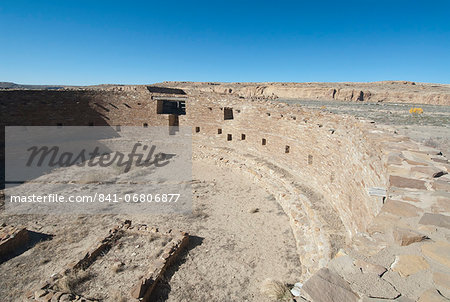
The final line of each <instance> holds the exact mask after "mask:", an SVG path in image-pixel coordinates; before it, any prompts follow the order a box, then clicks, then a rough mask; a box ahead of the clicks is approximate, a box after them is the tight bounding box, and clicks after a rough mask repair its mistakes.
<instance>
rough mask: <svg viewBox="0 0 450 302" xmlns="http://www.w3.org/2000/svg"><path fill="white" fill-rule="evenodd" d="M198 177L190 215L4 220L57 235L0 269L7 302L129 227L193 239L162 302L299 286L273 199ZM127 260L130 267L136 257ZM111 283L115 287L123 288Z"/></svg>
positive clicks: (284, 222) (288, 237)
mask: <svg viewBox="0 0 450 302" xmlns="http://www.w3.org/2000/svg"><path fill="white" fill-rule="evenodd" d="M193 176H194V185H193V187H194V203H193V204H194V209H193V213H192V214H190V215H153V216H149V215H146V216H143V215H134V216H132V217H130V216H126V215H77V216H75V215H73V216H71V215H52V216H43V215H16V216H8V215H6V214H5V213H2V214H0V224H1V223H3V222H5V223H7V224H14V225H17V224H21V225H25V226H26V227H27V228H28V229H29V230H33V231H35V232H41V233H46V234H52V235H54V237H53V239H52V240H47V241H42V242H39V243H37V244H36V245H35V246H34V247H33V248H31V249H29V250H28V251H26V252H24V253H23V254H21V255H19V256H17V257H15V258H13V259H11V260H9V261H7V262H5V263H3V264H1V265H0V280H1V281H0V297H2V301H18V300H20V297H21V296H22V295H23V294H24V293H25V292H26V291H27V290H30V289H32V288H33V287H35V286H36V285H37V284H38V283H40V282H42V281H44V280H46V279H48V278H49V277H50V276H51V275H52V274H53V273H55V272H59V271H60V270H61V268H63V267H64V266H65V265H66V264H67V263H69V262H71V261H74V260H76V259H79V258H80V257H82V255H83V252H84V251H86V250H87V249H88V248H89V247H91V245H93V244H94V243H95V242H97V241H98V240H99V238H102V237H104V236H105V235H106V233H107V231H108V230H109V229H110V228H112V227H114V226H115V225H117V224H118V223H119V222H120V221H123V220H124V219H132V220H133V222H135V223H146V224H148V225H150V226H156V227H160V228H161V229H165V228H173V229H179V230H184V231H187V232H189V233H190V234H191V235H192V237H191V240H190V244H189V247H188V250H187V251H186V252H185V253H184V254H183V255H182V258H181V259H180V261H179V262H178V263H176V264H175V265H174V266H173V267H172V268H171V269H170V270H169V271H168V272H166V276H165V278H164V279H165V280H164V282H163V283H162V284H161V285H160V286H159V287H158V291H157V292H156V293H155V297H153V298H154V299H155V300H156V301H267V298H266V297H264V296H262V294H260V285H261V282H262V281H263V280H265V279H266V278H272V279H278V280H280V281H282V282H284V283H288V284H293V283H295V282H297V281H298V278H299V276H300V274H301V270H300V262H299V260H298V256H297V254H296V246H295V241H294V238H293V235H292V231H291V229H290V226H289V221H288V218H287V216H286V215H285V214H284V213H283V211H282V209H281V208H280V207H279V205H278V204H277V202H276V201H275V200H274V198H273V196H271V195H270V194H269V193H268V192H266V190H265V189H264V188H262V187H260V186H259V185H258V184H256V183H253V182H252V181H251V180H249V179H247V178H246V177H245V176H243V175H241V174H239V172H237V171H233V170H229V169H228V168H219V167H215V166H212V164H209V163H205V162H202V163H200V162H195V163H194V165H193ZM148 252H149V253H153V251H148ZM122 256H123V257H124V258H127V259H128V256H129V257H131V254H130V255H122ZM127 259H125V261H127ZM99 265H100V264H99ZM137 277H138V276H136V278H137ZM111 282H112V285H113V286H114V285H115V284H114V282H117V281H111ZM116 285H117V284H116Z"/></svg>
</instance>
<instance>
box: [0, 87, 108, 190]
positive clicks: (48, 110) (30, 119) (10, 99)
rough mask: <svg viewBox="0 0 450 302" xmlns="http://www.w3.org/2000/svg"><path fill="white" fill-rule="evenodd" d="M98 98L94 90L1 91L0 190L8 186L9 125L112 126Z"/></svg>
mask: <svg viewBox="0 0 450 302" xmlns="http://www.w3.org/2000/svg"><path fill="white" fill-rule="evenodd" d="M95 101H96V94H95V92H92V91H51V90H31V91H30V90H28V91H27V90H10V91H8V90H5V91H0V108H1V114H0V148H1V150H0V190H3V189H4V188H5V126H94V125H95V126H109V119H108V117H106V116H105V115H103V114H101V113H100V112H98V111H97V110H96V109H95V106H93V104H95ZM111 132H114V133H115V131H114V129H113V128H111Z"/></svg>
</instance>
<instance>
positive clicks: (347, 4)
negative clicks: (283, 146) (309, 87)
mask: <svg viewBox="0 0 450 302" xmlns="http://www.w3.org/2000/svg"><path fill="white" fill-rule="evenodd" d="M165 80H177V81H222V82H233V81H242V82H243V81H246V82H256V81H258V82H260V81H261V82H262V81H280V82H310V81H314V82H318V81H320V82H321V81H325V82H337V81H361V82H365V81H379V80H410V81H418V82H436V83H450V1H448V0H446V1H412V0H409V1H396V0H391V1H380V0H378V1H371V0H358V1H314V0H309V1H267V2H265V1H243V0H241V1H189V0H186V1H164V0H160V1H155V2H151V1H113V0H110V1H95V0H89V1H81V0H80V1H62V0H61V1H56V0H55V1H39V0H33V1H31V0H30V1H21V0H10V1H7V0H4V1H1V2H0V81H11V82H16V83H27V84H74V85H85V84H99V83H120V84H146V83H154V82H159V81H165Z"/></svg>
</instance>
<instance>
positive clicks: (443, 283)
mask: <svg viewBox="0 0 450 302" xmlns="http://www.w3.org/2000/svg"><path fill="white" fill-rule="evenodd" d="M433 282H434V285H435V286H436V288H437V289H438V290H439V292H440V293H441V295H443V296H444V297H446V298H447V299H450V274H449V273H441V272H434V273H433Z"/></svg>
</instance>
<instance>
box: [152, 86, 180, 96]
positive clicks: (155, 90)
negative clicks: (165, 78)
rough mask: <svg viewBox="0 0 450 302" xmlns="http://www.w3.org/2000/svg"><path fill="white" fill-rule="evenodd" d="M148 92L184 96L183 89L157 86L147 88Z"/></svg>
mask: <svg viewBox="0 0 450 302" xmlns="http://www.w3.org/2000/svg"><path fill="white" fill-rule="evenodd" d="M147 89H148V91H149V92H152V93H165V94H179V95H186V92H184V90H183V89H179V88H168V87H157V86H147Z"/></svg>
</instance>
